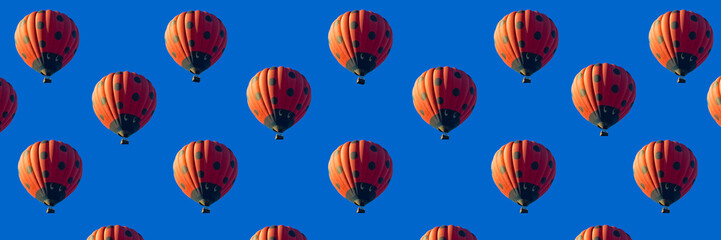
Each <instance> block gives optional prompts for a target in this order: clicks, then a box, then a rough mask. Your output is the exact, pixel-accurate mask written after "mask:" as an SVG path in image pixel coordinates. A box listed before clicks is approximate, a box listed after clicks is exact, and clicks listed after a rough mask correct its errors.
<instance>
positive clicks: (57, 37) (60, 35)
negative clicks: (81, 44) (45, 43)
mask: <svg viewBox="0 0 721 240" xmlns="http://www.w3.org/2000/svg"><path fill="white" fill-rule="evenodd" d="M62 38H63V33H61V32H59V31H58V32H55V39H56V40H60V39H62Z"/></svg>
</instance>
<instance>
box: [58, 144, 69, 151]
mask: <svg viewBox="0 0 721 240" xmlns="http://www.w3.org/2000/svg"><path fill="white" fill-rule="evenodd" d="M60 151H63V152H67V151H68V148H67V147H65V145H60Z"/></svg>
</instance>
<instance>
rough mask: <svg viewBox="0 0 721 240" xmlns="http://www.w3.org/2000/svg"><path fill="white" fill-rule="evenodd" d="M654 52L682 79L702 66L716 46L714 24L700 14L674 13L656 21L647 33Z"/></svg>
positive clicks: (665, 14)
mask: <svg viewBox="0 0 721 240" xmlns="http://www.w3.org/2000/svg"><path fill="white" fill-rule="evenodd" d="M648 43H649V45H650V46H651V52H652V53H653V55H654V56H656V60H658V62H659V63H661V65H663V66H664V67H666V69H668V70H670V71H671V72H673V73H675V74H676V75H678V76H679V78H678V83H685V82H686V79H684V76H686V74H689V73H690V72H691V71H693V70H694V69H696V68H697V67H698V66H700V65H701V63H703V62H704V61H705V60H706V58H707V57H708V54H709V53H710V52H711V47H713V30H712V29H711V24H709V23H708V21H707V20H706V19H705V18H704V17H702V16H701V15H700V14H698V13H695V12H692V11H686V10H680V11H679V10H673V11H670V12H666V13H664V14H663V15H661V16H659V17H658V18H656V21H654V22H653V24H652V25H651V30H650V31H649V32H648Z"/></svg>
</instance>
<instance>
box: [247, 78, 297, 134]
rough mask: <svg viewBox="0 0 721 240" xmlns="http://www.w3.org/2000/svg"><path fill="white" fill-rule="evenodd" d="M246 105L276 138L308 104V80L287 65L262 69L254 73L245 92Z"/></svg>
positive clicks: (291, 124)
mask: <svg viewBox="0 0 721 240" xmlns="http://www.w3.org/2000/svg"><path fill="white" fill-rule="evenodd" d="M246 96H247V98H248V107H250V110H251V111H253V115H254V116H255V118H256V119H258V121H260V122H261V123H263V125H265V126H266V127H268V128H270V129H272V130H273V131H275V132H277V134H276V135H275V139H278V140H280V139H283V135H282V133H283V132H284V131H285V130H288V128H290V127H292V126H293V125H294V124H295V123H296V122H298V121H300V119H301V118H303V115H305V112H306V111H308V107H310V84H308V81H306V80H305V77H304V76H303V74H300V72H298V71H296V70H293V69H290V68H287V67H271V68H266V69H263V70H262V71H260V72H258V73H256V74H255V76H253V78H252V79H251V80H250V83H249V84H248V90H247V93H246Z"/></svg>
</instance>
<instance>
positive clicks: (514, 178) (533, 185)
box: [491, 140, 556, 213]
mask: <svg viewBox="0 0 721 240" xmlns="http://www.w3.org/2000/svg"><path fill="white" fill-rule="evenodd" d="M491 173H492V175H493V181H494V182H495V183H496V186H497V187H498V190H501V192H502V193H503V195H505V196H506V197H508V198H509V199H511V200H512V201H514V202H516V203H518V205H521V213H528V210H527V209H526V207H527V206H528V205H529V204H531V203H533V202H534V201H536V200H538V198H540V197H541V196H543V194H544V193H545V192H546V191H548V189H549V188H550V187H551V184H552V183H553V180H554V179H555V178H556V161H555V160H554V158H553V155H551V151H549V150H548V149H547V148H546V147H544V146H543V145H541V144H540V143H536V142H534V141H528V140H522V141H521V140H518V141H515V142H509V143H507V144H506V145H504V146H502V147H501V149H498V151H496V155H494V156H493V162H491Z"/></svg>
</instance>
